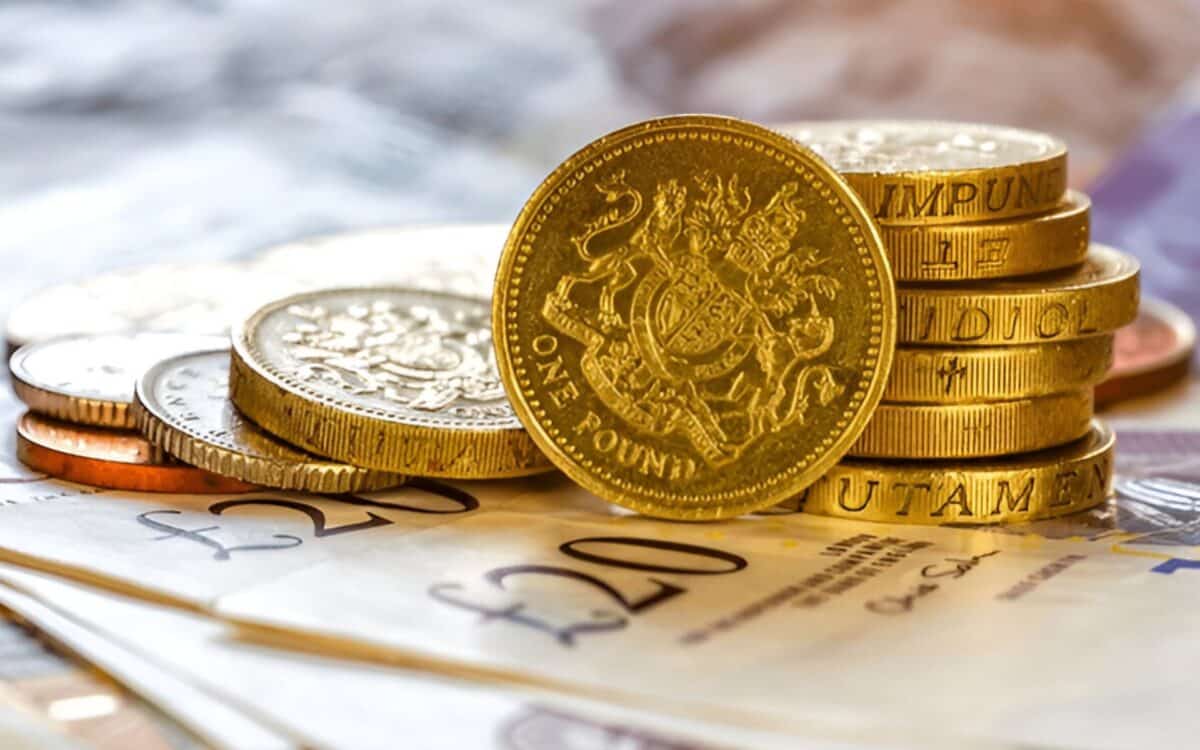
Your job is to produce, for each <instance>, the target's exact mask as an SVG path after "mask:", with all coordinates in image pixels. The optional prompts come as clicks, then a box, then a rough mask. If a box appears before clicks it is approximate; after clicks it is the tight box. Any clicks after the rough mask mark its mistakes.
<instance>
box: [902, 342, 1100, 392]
mask: <svg viewBox="0 0 1200 750" xmlns="http://www.w3.org/2000/svg"><path fill="white" fill-rule="evenodd" d="M1112 362H1113V337H1112V334H1108V335H1101V336H1089V337H1087V338H1082V339H1070V340H1067V341H1057V342H1052V343H1049V344H1027V345H1024V346H962V347H953V348H944V349H941V348H935V347H924V346H911V347H909V346H901V347H897V348H896V358H895V359H894V360H893V361H892V375H891V377H890V378H889V379H888V385H887V390H885V391H884V393H883V400H884V401H885V402H899V403H924V404H964V403H972V402H980V401H1005V400H1010V399H1021V398H1029V397H1031V396H1045V395H1048V394H1051V393H1065V392H1067V391H1075V390H1080V389H1082V388H1085V387H1088V386H1092V385H1095V384H1096V383H1098V382H1100V380H1101V379H1103V378H1104V375H1105V373H1107V372H1108V369H1109V367H1111V366H1112Z"/></svg>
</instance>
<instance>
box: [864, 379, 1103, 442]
mask: <svg viewBox="0 0 1200 750" xmlns="http://www.w3.org/2000/svg"><path fill="white" fill-rule="evenodd" d="M1091 418H1092V390H1091V389H1090V388H1088V389H1085V390H1080V391H1074V392H1071V393H1056V394H1052V395H1049V396H1039V397H1037V398H1027V399H1019V400H1013V401H993V402H989V403H979V404H944V405H943V404H939V405H936V406H928V405H924V404H887V403H885V404H880V405H879V407H878V408H877V409H876V410H875V413H874V414H873V415H872V416H871V421H870V422H869V423H868V424H867V428H866V429H865V430H863V433H862V435H861V436H860V437H859V439H858V441H857V442H855V443H854V446H853V447H852V448H851V449H850V455H852V456H858V457H869V458H922V459H923V458H983V457H987V456H1002V455H1006V454H1009V453H1024V452H1026V451H1036V450H1042V449H1044V448H1050V447H1053V446H1056V445H1063V444H1064V443H1069V442H1071V441H1072V440H1076V439H1078V438H1080V437H1083V435H1085V434H1086V433H1087V431H1088V425H1089V424H1090V421H1091Z"/></svg>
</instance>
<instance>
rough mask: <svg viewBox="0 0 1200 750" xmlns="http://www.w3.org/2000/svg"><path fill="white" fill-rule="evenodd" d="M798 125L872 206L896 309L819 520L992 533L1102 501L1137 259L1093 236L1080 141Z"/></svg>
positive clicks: (939, 126)
mask: <svg viewBox="0 0 1200 750" xmlns="http://www.w3.org/2000/svg"><path fill="white" fill-rule="evenodd" d="M784 129H785V131H786V132H788V133H790V134H792V135H794V136H795V137H797V138H799V139H801V140H803V141H805V142H807V143H809V144H810V145H812V146H813V147H814V148H815V149H816V150H817V151H818V152H819V153H821V154H822V155H823V156H825V157H826V158H827V159H829V161H830V162H831V163H832V164H833V165H834V166H835V167H837V168H838V169H839V170H841V171H842V173H843V174H844V175H846V177H847V179H849V180H850V182H851V184H853V185H854V186H855V188H856V189H857V190H858V191H859V193H860V194H861V195H862V196H863V197H864V198H865V199H866V200H867V202H868V207H869V208H870V209H871V211H872V213H873V215H874V216H875V218H876V219H877V220H878V222H879V224H880V230H881V234H882V237H883V241H884V245H885V247H886V249H887V253H888V256H889V258H890V259H891V261H892V269H893V272H894V273H895V276H896V282H897V296H898V305H899V322H898V326H897V339H898V344H897V348H896V357H895V359H894V361H893V364H892V372H891V375H890V378H889V381H888V387H887V390H886V391H885V393H884V396H883V402H882V403H881V404H880V406H879V408H878V409H876V411H875V414H874V416H873V417H872V419H871V422H870V424H869V425H868V426H867V428H866V430H865V431H864V432H863V434H862V435H861V436H860V438H859V440H858V441H857V442H856V443H855V445H854V446H853V447H852V448H851V449H850V455H851V456H853V458H852V459H848V460H846V461H843V462H842V463H841V464H840V465H839V466H838V467H837V468H836V469H835V470H833V471H832V472H830V473H829V474H827V475H826V477H825V478H824V479H823V480H822V481H821V482H819V483H818V484H817V485H815V486H814V487H812V488H810V489H809V491H808V492H807V494H806V498H805V503H804V507H805V509H806V510H808V511H811V512H820V513H826V514H829V515H837V516H843V517H854V518H863V519H869V520H881V521H891V522H904V523H934V524H936V523H995V522H1004V521H1008V522H1011V521H1028V520H1034V519H1039V518H1047V517H1052V516H1057V515H1063V514H1066V513H1072V512H1075V511H1079V510H1083V509H1086V508H1089V507H1092V506H1095V505H1097V504H1099V503H1101V502H1103V501H1104V499H1105V498H1106V497H1107V494H1108V490H1109V485H1110V479H1111V472H1112V451H1113V446H1114V438H1113V435H1112V432H1111V431H1110V430H1109V429H1108V428H1107V427H1106V426H1105V425H1104V424H1103V423H1102V422H1101V421H1099V420H1093V419H1092V409H1093V400H1092V392H1093V387H1094V386H1095V385H1096V384H1097V383H1099V382H1100V381H1101V380H1102V379H1103V378H1104V376H1105V374H1106V373H1107V372H1108V370H1109V368H1110V367H1111V366H1112V363H1113V334H1114V331H1116V329H1118V328H1119V327H1121V326H1123V325H1125V324H1127V323H1130V322H1131V321H1132V320H1133V319H1134V317H1135V316H1136V314H1137V310H1138V265H1137V262H1136V261H1135V260H1134V259H1133V258H1131V257H1129V256H1127V255H1125V254H1123V253H1121V252H1119V251H1117V250H1114V249H1112V248H1108V247H1105V246H1102V245H1096V244H1090V243H1089V209H1090V201H1089V199H1088V197H1087V196H1086V195H1085V194H1083V193H1080V192H1077V191H1072V190H1067V189H1066V173H1067V149H1066V145H1065V144H1064V143H1062V142H1061V141H1059V140H1058V139H1056V138H1053V137H1052V136H1049V135H1046V134H1041V133H1035V132H1030V131H1023V130H1016V129H1007V128H996V127H990V126H979V127H971V126H964V125H961V124H951V123H938V122H928V123H913V122H903V123H901V122H895V123H893V122H867V123H857V124H839V123H829V124H811V125H809V124H797V125H790V126H786V127H785V128H784Z"/></svg>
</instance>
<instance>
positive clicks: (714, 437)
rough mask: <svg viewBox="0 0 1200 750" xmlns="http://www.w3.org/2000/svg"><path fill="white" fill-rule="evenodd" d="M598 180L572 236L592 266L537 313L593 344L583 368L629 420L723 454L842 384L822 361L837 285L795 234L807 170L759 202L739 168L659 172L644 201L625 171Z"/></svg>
mask: <svg viewBox="0 0 1200 750" xmlns="http://www.w3.org/2000/svg"><path fill="white" fill-rule="evenodd" d="M596 187H597V189H598V190H599V191H600V193H601V194H602V196H603V200H604V210H603V211H602V212H601V213H600V214H599V215H598V216H597V217H596V218H595V219H593V220H591V221H589V222H587V223H586V224H585V225H584V226H583V227H581V228H580V231H579V232H578V233H577V234H575V235H574V236H573V237H572V238H571V243H572V246H573V249H574V251H575V252H576V253H578V255H579V256H580V257H581V258H582V259H583V260H584V262H586V263H587V268H586V270H585V271H583V272H582V273H578V274H574V275H568V276H565V277H563V279H562V280H561V281H560V282H559V284H558V285H557V287H556V288H555V290H554V291H553V292H551V293H550V294H548V295H547V297H546V300H545V304H544V307H543V315H544V316H545V318H546V320H547V321H548V322H549V323H550V324H551V325H552V326H554V327H555V328H556V329H557V330H559V331H561V332H562V333H563V334H565V335H567V336H570V337H572V338H574V339H576V340H578V341H580V342H582V343H583V344H584V345H585V347H586V350H585V353H584V355H583V357H582V359H581V367H582V370H583V373H584V375H585V376H586V377H587V379H588V381H589V383H590V384H591V386H592V388H593V389H594V390H595V392H596V394H597V395H598V396H599V397H600V398H601V399H602V400H603V401H604V403H605V404H606V405H607V406H608V407H609V408H610V409H612V410H613V411H614V412H615V413H616V414H618V415H620V416H621V417H622V418H623V419H624V420H625V421H626V422H627V423H628V424H629V425H631V426H632V427H634V428H635V429H636V430H638V431H639V432H641V433H642V434H647V435H654V436H660V437H661V436H667V435H677V436H682V437H684V438H685V439H686V440H687V441H688V442H690V444H691V445H692V446H693V447H694V448H695V449H696V450H697V451H698V452H699V453H700V455H701V456H703V458H704V459H705V460H706V461H707V462H708V463H709V464H710V465H712V466H719V465H721V464H724V463H727V462H729V461H732V460H734V459H735V458H737V457H738V456H739V455H740V454H741V453H742V452H743V451H744V450H745V449H746V447H747V446H749V445H751V444H752V443H754V442H755V441H756V440H757V439H759V438H760V437H762V436H763V435H765V434H768V433H774V432H778V431H781V430H783V429H785V428H788V427H791V426H793V425H802V424H804V423H805V421H806V419H807V418H808V416H809V414H810V411H811V410H812V409H814V408H819V407H824V406H827V405H828V404H829V403H830V402H831V401H833V399H835V398H836V397H837V396H838V395H839V394H841V393H842V391H843V390H844V385H842V384H840V383H839V382H838V377H837V369H836V368H835V367H834V366H833V365H832V364H830V363H823V362H818V361H817V360H819V359H821V358H822V356H823V355H826V353H827V352H828V351H829V349H830V347H832V346H833V344H834V341H835V334H836V331H835V328H834V320H833V318H832V317H831V316H830V315H827V314H825V313H824V312H823V311H822V307H823V306H824V305H827V304H828V303H832V301H833V300H834V299H835V298H836V296H837V294H838V292H839V288H840V287H839V284H838V282H837V280H836V279H835V278H833V277H832V276H830V275H826V274H823V273H821V267H822V265H824V264H825V263H827V262H828V261H829V258H828V257H827V256H825V255H823V254H822V251H821V250H820V249H819V248H816V247H810V246H798V247H794V246H793V244H794V240H795V238H796V236H797V234H798V232H799V231H800V229H801V227H802V226H803V225H804V223H805V221H806V220H807V216H806V212H805V210H804V209H803V208H802V207H801V205H800V202H799V201H798V200H797V196H798V193H799V191H800V184H799V183H797V182H787V183H785V184H783V185H782V186H781V187H780V188H779V189H778V190H777V191H776V192H775V194H774V195H772V196H771V197H770V199H769V200H768V201H767V202H766V204H765V205H763V206H762V207H760V208H758V209H757V210H755V208H754V206H753V205H752V196H751V195H750V192H749V190H747V189H745V188H743V187H741V186H740V185H739V181H738V178H737V176H736V175H734V176H731V177H728V178H726V177H722V176H719V175H714V174H711V173H703V174H700V175H698V176H696V177H695V178H694V180H693V181H692V182H691V183H690V184H685V183H683V182H681V181H680V180H668V181H666V182H662V183H659V184H658V185H657V186H656V188H655V191H654V194H653V196H652V197H651V199H650V203H649V206H646V205H645V204H644V197H643V195H642V193H641V192H640V191H638V190H636V189H634V188H633V187H631V186H629V185H628V184H627V183H626V181H625V173H624V172H616V173H614V174H612V175H611V176H609V177H608V178H606V179H604V180H602V181H600V182H598V183H597V186H596Z"/></svg>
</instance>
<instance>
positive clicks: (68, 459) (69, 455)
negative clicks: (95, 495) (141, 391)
mask: <svg viewBox="0 0 1200 750" xmlns="http://www.w3.org/2000/svg"><path fill="white" fill-rule="evenodd" d="M17 457H18V458H19V459H20V460H21V461H22V462H23V463H24V464H26V465H27V466H29V467H30V468H33V469H35V470H37V471H41V472H44V473H46V474H49V475H50V476H52V477H57V478H59V479H65V480H67V481H70V482H78V483H80V484H88V485H92V486H93V487H107V488H109V489H114V490H130V491H133V492H178V493H183V494H208V493H217V494H223V493H235V492H252V491H254V490H256V489H258V488H257V487H255V486H254V485H252V484H247V483H245V482H241V481H238V480H237V479H230V478H228V477H223V476H220V475H218V474H214V473H212V472H208V471H205V470H203V469H198V468H196V467H194V466H188V465H186V464H181V463H177V462H175V461H174V460H172V459H170V458H169V457H166V456H164V455H163V453H162V451H160V450H159V449H158V448H156V447H155V446H154V445H152V444H151V443H150V442H149V441H147V440H146V439H145V438H143V437H142V436H141V435H138V434H137V433H133V432H125V431H123V430H110V429H105V428H103V427H86V426H83V425H76V424H69V423H67V422H60V421H58V420H56V419H51V418H50V417H43V416H40V415H38V414H34V413H32V412H27V413H26V414H24V415H23V416H22V417H21V418H20V419H19V420H18V421H17Z"/></svg>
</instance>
